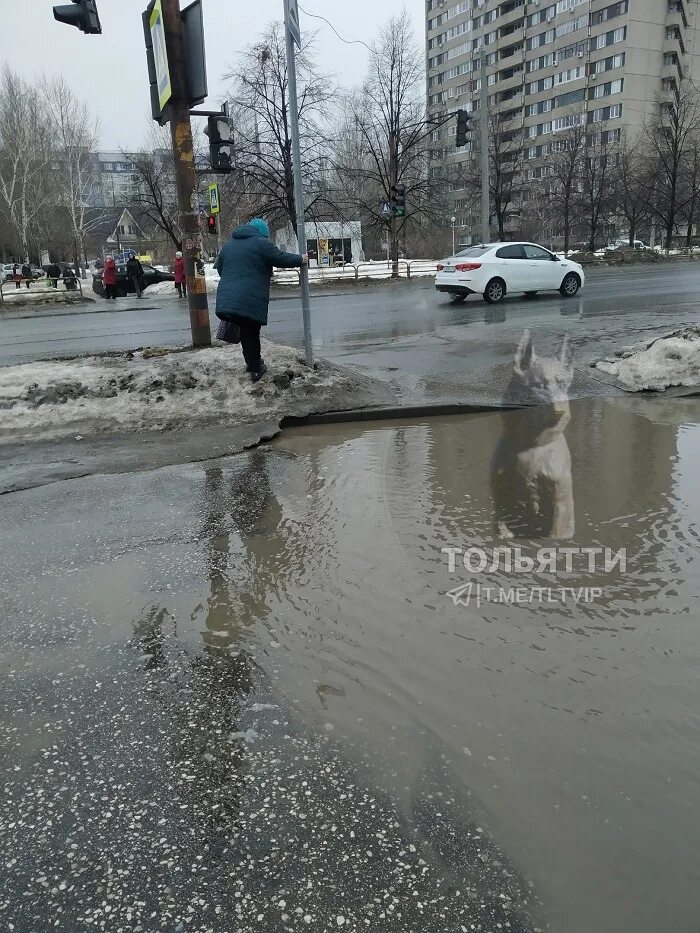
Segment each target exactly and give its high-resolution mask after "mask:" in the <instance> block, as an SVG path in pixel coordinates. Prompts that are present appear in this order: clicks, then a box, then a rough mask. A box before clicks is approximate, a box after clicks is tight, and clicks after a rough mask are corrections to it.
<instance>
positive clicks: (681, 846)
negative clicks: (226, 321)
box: [273, 347, 700, 933]
mask: <svg viewBox="0 0 700 933" xmlns="http://www.w3.org/2000/svg"><path fill="white" fill-rule="evenodd" d="M567 356H568V348H566V347H564V348H563V355H562V356H561V357H560V360H559V362H560V364H561V365H562V367H563V368H564V369H566V367H567V365H568V363H567ZM553 407H554V406H553ZM690 407H693V411H689V408H688V406H686V407H685V408H684V412H683V418H682V419H681V420H682V422H683V423H682V424H681V425H680V426H679V425H677V424H676V423H671V424H666V423H665V421H664V418H665V417H666V416H662V414H661V408H662V405H661V404H659V405H655V403H653V402H647V408H646V416H642V415H638V414H636V413H635V414H630V413H629V411H628V410H627V408H626V407H625V406H624V405H620V406H618V405H617V404H616V403H615V402H614V401H585V402H572V403H571V410H570V423H569V424H568V427H567V429H566V436H567V438H568V448H570V460H569V458H568V456H563V458H562V460H561V461H560V465H559V466H557V469H556V471H555V477H554V481H553V482H552V485H551V487H550V490H549V491H548V495H549V494H550V492H551V495H549V498H548V499H547V500H546V501H548V502H555V501H556V498H557V496H558V497H559V499H560V504H559V509H560V512H559V514H560V515H561V516H562V517H561V521H560V522H559V523H558V526H557V527H555V525H554V523H553V522H551V516H553V514H554V513H555V511H556V510H555V509H554V508H550V509H549V510H547V509H543V510H541V511H540V512H538V513H537V514H536V515H533V512H532V510H531V509H530V510H527V509H525V510H520V512H518V510H517V509H516V510H515V514H516V517H517V518H518V519H519V522H520V526H519V528H518V532H519V534H521V535H524V536H525V537H530V538H533V539H534V543H535V544H537V543H538V539H540V538H541V537H542V536H545V537H546V536H548V535H553V536H554V537H557V536H559V535H560V536H561V538H562V540H564V541H565V542H566V544H567V545H568V546H571V547H574V548H584V547H600V548H601V549H603V548H609V549H610V550H611V551H613V552H617V551H619V550H620V549H626V551H627V554H628V562H627V568H626V570H625V571H624V572H621V569H620V567H619V566H617V567H615V568H614V569H612V571H611V572H610V573H605V572H604V568H603V566H602V562H601V563H599V564H598V566H597V568H596V571H595V572H592V571H590V570H589V568H588V566H587V565H586V564H585V563H584V564H583V565H582V564H581V563H580V562H579V563H578V564H577V565H575V567H574V569H573V571H572V572H570V573H566V572H564V573H561V572H557V573H552V572H549V571H547V570H542V569H540V568H535V570H534V572H532V573H531V574H529V575H527V576H526V577H523V576H522V575H521V576H520V577H519V578H516V577H514V575H513V574H512V573H508V572H506V570H505V568H504V567H503V566H502V565H501V566H498V567H497V568H496V569H495V570H492V569H491V568H489V569H487V571H486V572H484V573H483V574H482V575H481V579H482V582H483V583H485V584H495V585H498V586H503V587H506V588H507V587H513V586H514V585H520V584H523V583H525V584H527V585H528V586H530V585H533V586H537V587H555V586H562V585H565V586H567V587H572V588H579V587H599V588H600V589H601V590H602V596H601V597H600V598H599V599H597V600H595V601H594V602H587V603H585V604H584V603H579V604H577V603H575V602H571V601H569V602H567V603H566V604H565V605H561V604H556V603H546V602H545V603H539V602H537V601H533V602H525V603H523V604H520V605H497V604H490V605H482V606H481V607H476V606H474V605H472V606H470V607H465V606H458V607H455V606H454V605H453V604H452V603H451V602H449V601H447V600H446V599H445V593H446V592H447V591H448V590H450V589H451V588H452V587H453V586H455V585H456V584H458V583H460V582H462V581H463V580H464V579H465V578H466V577H467V576H468V574H467V573H466V572H465V571H464V570H461V572H460V568H459V567H458V568H457V573H456V574H450V573H449V572H448V567H447V564H446V560H445V557H444V555H443V554H442V553H441V549H442V548H444V547H446V546H461V547H462V548H463V549H465V550H466V549H467V548H468V547H480V548H483V549H485V550H486V551H487V552H490V553H493V552H494V550H495V549H496V548H497V547H498V546H499V544H500V543H501V539H500V538H499V536H498V535H494V528H493V515H494V513H496V514H498V511H499V508H501V506H502V502H501V501H500V500H499V496H500V495H501V493H502V491H499V489H498V487H497V485H496V488H495V489H492V488H491V487H490V484H489V482H488V477H489V475H490V471H491V463H490V460H491V452H492V451H494V450H496V449H499V447H501V448H502V445H503V443H504V438H507V442H508V443H511V439H514V440H513V441H512V443H513V446H514V447H515V448H517V447H518V446H522V447H525V446H526V445H524V444H520V441H521V440H523V439H525V438H532V437H535V438H538V437H539V436H540V432H541V431H542V430H545V431H546V430H549V429H551V428H554V437H555V438H556V437H562V435H561V433H560V432H559V430H558V426H559V425H558V422H557V421H556V419H555V421H554V423H553V424H552V425H549V424H546V425H543V424H541V423H539V422H538V421H537V420H536V419H537V417H538V416H537V415H535V416H534V417H535V420H533V413H530V412H525V413H522V412H512V413H507V414H506V415H505V416H501V415H479V416H474V417H471V418H453V419H445V420H439V419H438V420H435V421H430V422H426V423H425V424H421V425H411V426H405V425H400V424H397V425H396V426H377V427H376V429H371V428H365V429H362V430H360V429H357V430H356V431H355V432H354V433H353V432H352V430H351V429H348V428H347V427H344V428H342V429H332V428H329V429H328V430H327V431H326V432H325V437H324V438H323V440H321V439H319V437H318V436H317V433H316V432H314V433H313V435H312V432H310V431H308V432H298V433H295V434H289V435H286V436H285V437H283V438H282V439H281V441H280V442H279V443H278V444H277V445H276V447H277V448H280V447H281V448H283V449H284V450H286V451H288V452H293V453H295V454H296V456H297V464H298V469H299V470H300V471H301V472H303V473H306V472H307V471H312V469H313V468H312V466H311V462H310V460H309V457H310V454H311V452H312V451H313V452H315V453H316V452H318V451H319V450H320V451H321V452H322V462H323V464H324V471H325V474H326V475H327V476H328V477H334V479H333V481H332V483H329V482H327V483H326V484H325V486H324V489H323V496H324V498H325V500H326V512H325V514H324V513H323V512H321V513H320V514H319V521H318V523H317V525H316V527H315V528H314V529H313V532H312V541H311V543H310V545H309V546H310V549H311V550H314V551H316V552H317V553H318V552H319V551H322V550H323V548H324V535H325V531H326V530H327V527H328V528H336V527H337V525H336V522H337V514H338V513H340V514H341V515H342V527H343V536H342V538H340V539H339V540H338V541H337V542H336V543H335V544H334V545H333V547H332V548H331V551H332V552H333V553H334V555H335V559H336V562H337V563H338V564H339V567H340V575H338V573H337V572H336V574H334V575H333V577H332V579H330V578H329V579H328V580H327V581H324V580H322V579H319V580H317V581H315V583H314V584H313V586H312V589H310V590H306V591H305V592H304V593H301V594H300V593H299V592H297V591H294V595H293V596H292V598H293V599H295V600H296V599H298V598H301V599H302V603H300V604H298V608H299V609H300V610H301V613H300V614H299V616H298V624H299V625H300V626H301V630H302V632H303V646H301V645H300V644H299V642H298V640H297V638H296V637H295V636H294V635H293V634H290V638H289V641H288V643H287V644H288V646H289V649H290V652H293V653H294V654H295V655H296V657H294V658H291V659H290V665H291V667H292V669H293V672H294V673H292V671H290V672H289V679H290V684H289V687H288V690H289V694H290V696H291V697H293V698H295V699H296V700H297V702H298V703H299V704H301V705H305V706H307V707H308V708H309V709H310V710H312V711H313V710H314V709H315V710H317V711H319V705H320V704H319V702H318V698H317V697H314V696H313V695H312V694H311V692H310V691H309V690H307V689H306V687H305V684H304V682H303V681H304V679H305V678H311V679H313V678H314V677H317V678H319V679H322V680H323V682H324V683H331V684H332V685H333V686H335V687H336V688H338V689H342V690H343V697H342V701H339V702H332V701H331V702H328V701H327V700H326V707H327V708H324V709H323V711H322V715H323V717H324V718H329V719H330V720H331V722H333V724H334V725H335V727H336V729H338V730H339V731H341V732H342V733H343V734H348V735H351V736H353V739H354V741H359V742H361V743H368V744H370V745H371V746H374V747H376V748H377V749H379V748H381V749H384V750H385V749H389V750H390V752H391V751H392V750H393V754H394V755H395V756H397V758H398V759H399V760H401V762H402V764H401V768H402V771H403V773H405V774H410V773H411V764H410V759H411V757H412V755H413V754H415V753H416V752H415V750H416V749H417V748H419V747H420V745H421V736H422V734H423V733H424V732H427V733H428V734H431V735H436V736H438V737H439V738H440V740H441V741H443V742H444V743H445V745H446V746H447V747H448V748H449V750H450V752H449V755H450V757H452V759H453V760H454V761H455V762H457V763H458V767H459V770H460V772H461V774H462V775H463V780H464V781H465V783H466V784H467V786H469V787H470V788H471V789H472V791H473V792H474V794H475V796H476V798H477V799H478V800H480V801H481V802H482V804H483V805H484V806H485V807H486V808H487V809H488V811H489V825H490V827H491V828H492V829H494V831H495V832H496V835H497V838H498V840H499V842H500V843H501V844H503V845H505V847H506V849H507V851H508V852H509V854H510V855H511V857H513V858H514V859H515V861H516V863H517V865H518V867H519V869H520V870H521V871H523V872H524V873H525V874H526V875H528V876H529V877H533V878H534V880H535V884H536V887H537V890H538V891H539V892H540V893H541V894H544V895H545V900H546V901H547V902H548V903H549V905H550V910H551V913H550V917H551V919H552V922H553V924H554V928H555V929H560V930H567V931H572V930H574V931H581V933H583V931H586V933H587V931H590V930H591V929H596V930H599V931H611V933H612V931H618V930H620V929H623V928H625V927H626V926H627V925H630V924H631V926H632V927H633V928H634V929H637V930H640V931H649V933H656V931H658V930H659V929H664V928H669V925H670V926H671V927H673V929H679V930H688V931H690V930H693V929H694V926H693V924H694V923H695V920H694V916H695V906H696V891H697V886H698V882H699V881H700V876H699V874H698V869H697V862H696V859H695V854H694V851H695V837H696V834H697V832H698V830H700V822H699V820H698V816H697V808H696V806H695V804H694V803H693V801H696V800H697V797H698V791H699V790H700V782H699V781H698V777H697V775H698V773H700V755H699V754H698V751H697V744H696V742H695V739H694V736H695V734H696V729H697V724H698V723H697V713H696V710H695V704H694V700H693V696H694V690H695V689H696V688H697V686H698V674H697V670H698V667H697V664H698V660H700V658H699V656H698V655H699V652H698V648H697V639H696V631H695V624H694V622H693V619H694V617H695V614H696V612H697V594H698V574H697V565H696V563H695V558H696V553H697V544H698V531H697V523H698V516H699V515H700V501H699V497H698V495H697V492H696V489H695V488H691V486H690V484H688V483H687V482H686V483H680V482H679V478H680V477H682V476H683V475H687V474H688V470H689V469H690V470H692V467H691V466H690V464H691V463H693V462H694V460H693V459H688V460H687V461H684V458H683V457H682V456H681V454H682V451H683V450H684V449H685V450H686V451H687V441H685V440H684V438H685V437H686V436H687V435H688V434H690V435H692V436H693V437H695V438H696V439H698V442H699V443H698V446H699V447H700V430H699V429H698V425H697V421H698V414H700V405H697V404H696V405H695V406H692V404H691V406H690ZM655 408H656V410H657V412H658V415H657V416H656V417H655V418H654V416H653V415H652V414H651V413H653V411H654V409H655ZM568 415H569V413H568V412H565V413H564V415H563V418H564V421H566V420H567V419H568ZM652 418H654V420H650V419H652ZM530 443H531V441H530V440H528V445H530ZM556 443H557V441H555V444H556ZM527 449H530V446H527ZM534 449H535V454H534V456H535V463H536V466H537V469H536V470H533V473H534V475H538V476H539V475H540V466H541V464H540V463H539V462H538V461H537V457H539V453H538V451H539V447H538V445H537V443H535V445H534ZM687 456H688V454H687V453H686V457H687ZM562 464H563V466H562ZM560 467H561V468H560ZM557 489H558V492H555V490H557ZM359 490H361V493H360V492H359ZM508 492H509V491H508V490H505V494H506V495H507V494H508ZM574 502H575V508H574ZM512 505H513V503H512V502H511V508H510V509H509V510H507V511H509V514H510V515H513V509H512ZM574 511H575V516H574ZM574 517H575V523H574ZM544 518H546V519H547V521H546V522H545V521H544ZM326 519H327V521H328V526H326ZM338 554H340V555H341V559H340V560H339V561H338ZM358 583H359V584H360V585H358ZM327 587H328V588H332V592H333V597H332V598H331V597H330V595H329V593H328V591H327ZM338 593H340V594H341V599H340V601H339V599H338V596H337V595H336V594H338ZM273 611H274V609H273ZM299 653H301V657H299ZM297 672H298V673H297ZM329 673H330V674H332V676H329ZM292 681H293V682H294V685H293V686H292ZM319 713H320V711H319ZM370 723H371V728H370V727H369V725H365V724H370ZM358 737H359V738H358ZM670 918H671V919H670Z"/></svg>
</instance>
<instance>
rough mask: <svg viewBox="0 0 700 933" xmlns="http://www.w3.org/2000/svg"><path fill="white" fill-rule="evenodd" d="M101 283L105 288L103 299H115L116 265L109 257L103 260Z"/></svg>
mask: <svg viewBox="0 0 700 933" xmlns="http://www.w3.org/2000/svg"><path fill="white" fill-rule="evenodd" d="M102 281H103V282H104V286H105V298H107V299H110V298H116V297H117V264H116V262H115V261H114V259H113V258H112V257H111V256H108V257H107V258H106V259H105V267H104V270H103V272H102Z"/></svg>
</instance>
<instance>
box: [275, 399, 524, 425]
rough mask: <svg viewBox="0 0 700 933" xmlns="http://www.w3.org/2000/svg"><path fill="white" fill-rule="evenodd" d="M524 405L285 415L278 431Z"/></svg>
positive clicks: (398, 407) (514, 408) (402, 407)
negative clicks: (280, 429)
mask: <svg viewBox="0 0 700 933" xmlns="http://www.w3.org/2000/svg"><path fill="white" fill-rule="evenodd" d="M527 407H528V406H527V405H502V404H497V403H495V404H493V405H487V404H483V403H482V404H475V403H471V402H450V403H440V404H435V405H391V406H382V407H381V408H351V409H347V410H346V411H326V412H320V413H316V414H310V415H287V416H286V417H285V418H283V419H282V421H281V427H282V428H291V427H304V426H305V425H317V424H347V423H349V422H361V421H397V420H409V419H410V420H411V421H415V420H416V419H420V418H437V417H442V416H445V415H477V414H492V413H494V412H499V411H518V410H520V409H521V408H527Z"/></svg>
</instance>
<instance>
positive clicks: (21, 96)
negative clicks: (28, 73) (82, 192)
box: [0, 66, 53, 262]
mask: <svg viewBox="0 0 700 933" xmlns="http://www.w3.org/2000/svg"><path fill="white" fill-rule="evenodd" d="M52 157H53V146H52V138H51V133H50V131H49V119H48V115H47V113H46V110H45V108H44V106H43V102H42V98H41V95H40V94H38V93H37V92H36V89H35V88H33V87H31V86H30V85H29V84H27V82H26V81H23V80H22V78H20V77H18V76H17V75H15V74H14V73H13V72H12V71H11V70H10V68H9V67H7V66H5V68H4V69H3V70H2V74H1V75H0V204H2V207H3V209H4V211H5V213H6V215H7V219H8V221H9V223H10V225H11V226H12V228H13V229H14V231H15V234H16V236H17V240H18V243H19V245H20V248H21V250H22V256H23V258H24V259H25V260H26V261H27V262H28V261H29V259H30V243H31V239H32V228H33V227H36V226H40V225H41V223H42V221H43V218H44V214H45V209H46V205H47V203H48V200H49V186H48V169H49V166H50V164H51V160H52Z"/></svg>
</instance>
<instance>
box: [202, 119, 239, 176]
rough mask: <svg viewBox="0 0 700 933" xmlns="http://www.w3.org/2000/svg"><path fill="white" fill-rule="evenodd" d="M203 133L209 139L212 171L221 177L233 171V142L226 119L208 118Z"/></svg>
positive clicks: (229, 125)
mask: <svg viewBox="0 0 700 933" xmlns="http://www.w3.org/2000/svg"><path fill="white" fill-rule="evenodd" d="M204 132H205V133H206V134H207V136H208V137H209V161H210V162H211V167H212V169H213V170H214V171H215V172H220V173H221V174H222V175H224V174H228V173H229V172H231V170H232V169H233V142H232V139H231V124H230V123H229V119H228V117H226V116H221V117H209V119H208V120H207V128H206V129H205V131H204Z"/></svg>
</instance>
